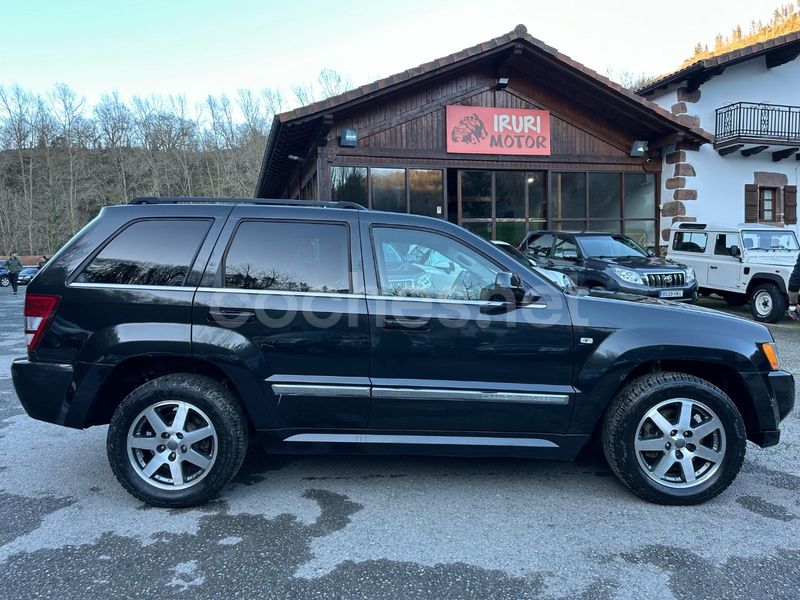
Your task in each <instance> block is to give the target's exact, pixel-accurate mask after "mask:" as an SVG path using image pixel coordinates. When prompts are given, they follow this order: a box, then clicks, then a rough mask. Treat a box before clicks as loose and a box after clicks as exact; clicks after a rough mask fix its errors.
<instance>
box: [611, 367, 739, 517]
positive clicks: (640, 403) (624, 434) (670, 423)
mask: <svg viewBox="0 0 800 600" xmlns="http://www.w3.org/2000/svg"><path fill="white" fill-rule="evenodd" d="M602 435H603V451H604V453H605V455H606V459H607V460H608V463H609V465H610V466H611V469H612V470H613V471H614V472H615V473H616V475H617V476H618V477H619V478H620V479H621V480H622V482H623V483H624V484H625V485H627V486H628V487H629V488H630V489H631V490H632V491H633V492H634V493H636V494H638V495H639V496H641V497H642V498H644V499H645V500H650V501H651V502H657V503H659V504H675V505H687V504H699V503H701V502H705V501H706V500H710V499H711V498H714V497H715V496H717V495H719V494H720V493H722V491H723V490H725V488H727V487H728V486H729V485H730V484H731V483H732V482H733V480H734V479H735V478H736V475H737V474H738V473H739V469H740V468H741V466H742V462H743V461H744V454H745V443H746V442H745V440H746V434H745V428H744V422H743V421H742V417H741V415H740V414H739V411H738V409H737V408H736V406H735V405H734V404H733V402H732V401H731V400H730V398H728V396H727V395H725V393H723V392H722V390H720V389H719V388H717V387H715V386H713V385H711V384H710V383H709V382H707V381H705V380H703V379H700V378H698V377H695V376H693V375H687V374H684V373H670V372H661V373H651V374H649V375H644V376H642V377H639V378H638V379H635V380H634V381H632V382H631V383H629V384H628V385H627V386H625V387H624V388H623V389H622V390H621V391H620V392H619V393H618V394H617V396H616V397H615V398H614V400H613V401H612V403H611V405H610V406H609V408H608V412H607V414H606V418H605V421H604V423H603V433H602Z"/></svg>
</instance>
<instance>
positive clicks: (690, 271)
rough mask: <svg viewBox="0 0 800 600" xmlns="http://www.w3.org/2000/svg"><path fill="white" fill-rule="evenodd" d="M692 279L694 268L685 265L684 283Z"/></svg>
mask: <svg viewBox="0 0 800 600" xmlns="http://www.w3.org/2000/svg"><path fill="white" fill-rule="evenodd" d="M693 281H694V268H692V267H686V283H691V282H693Z"/></svg>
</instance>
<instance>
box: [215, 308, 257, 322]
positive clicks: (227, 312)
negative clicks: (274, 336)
mask: <svg viewBox="0 0 800 600" xmlns="http://www.w3.org/2000/svg"><path fill="white" fill-rule="evenodd" d="M208 320H209V321H212V322H215V323H230V322H234V321H235V322H239V323H253V322H255V320H256V313H255V311H254V310H247V309H238V308H212V309H211V310H209V311H208Z"/></svg>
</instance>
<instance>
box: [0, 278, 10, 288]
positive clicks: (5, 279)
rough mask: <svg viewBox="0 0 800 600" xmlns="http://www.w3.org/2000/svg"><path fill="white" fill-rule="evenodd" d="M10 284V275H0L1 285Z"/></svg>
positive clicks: (6, 285)
mask: <svg viewBox="0 0 800 600" xmlns="http://www.w3.org/2000/svg"><path fill="white" fill-rule="evenodd" d="M9 285H11V279H10V278H9V276H8V275H3V276H2V277H0V287H8V286H9Z"/></svg>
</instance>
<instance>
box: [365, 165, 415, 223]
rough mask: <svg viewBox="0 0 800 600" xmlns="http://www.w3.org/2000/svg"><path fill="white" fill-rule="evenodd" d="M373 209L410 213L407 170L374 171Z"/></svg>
mask: <svg viewBox="0 0 800 600" xmlns="http://www.w3.org/2000/svg"><path fill="white" fill-rule="evenodd" d="M371 174H372V207H371V208H373V209H374V210H386V211H390V212H402V213H404V212H408V211H407V206H406V170H405V169H372V173H371Z"/></svg>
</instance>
